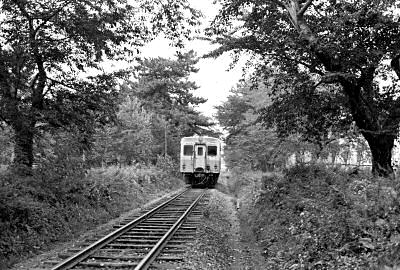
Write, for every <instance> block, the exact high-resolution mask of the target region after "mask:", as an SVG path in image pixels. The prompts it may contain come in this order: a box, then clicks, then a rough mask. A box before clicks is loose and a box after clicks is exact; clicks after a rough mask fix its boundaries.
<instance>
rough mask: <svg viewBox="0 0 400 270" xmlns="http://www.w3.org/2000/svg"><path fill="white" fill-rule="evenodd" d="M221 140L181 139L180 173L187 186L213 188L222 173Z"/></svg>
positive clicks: (194, 137) (202, 138)
mask: <svg viewBox="0 0 400 270" xmlns="http://www.w3.org/2000/svg"><path fill="white" fill-rule="evenodd" d="M221 146H222V143H221V140H219V139H218V138H213V137H208V136H192V137H183V138H182V139H181V153H180V172H181V173H182V177H183V180H184V182H185V183H186V184H189V185H191V186H192V187H195V186H204V187H209V188H212V187H214V186H215V184H216V183H217V181H218V177H219V174H220V172H221V151H222V149H221Z"/></svg>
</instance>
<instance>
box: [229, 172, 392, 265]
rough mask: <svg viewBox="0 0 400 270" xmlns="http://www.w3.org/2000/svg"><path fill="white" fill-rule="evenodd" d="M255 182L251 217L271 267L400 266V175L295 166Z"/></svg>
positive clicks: (250, 222) (248, 219)
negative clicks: (388, 176) (396, 177)
mask: <svg viewBox="0 0 400 270" xmlns="http://www.w3.org/2000/svg"><path fill="white" fill-rule="evenodd" d="M239 178H243V176H240V177H239ZM245 182H247V183H248V180H246V181H245ZM254 182H258V184H257V186H258V187H259V189H260V190H259V192H258V194H256V195H255V196H254V199H253V200H252V203H253V205H252V208H253V209H252V210H251V211H250V212H249V213H247V214H248V216H247V221H245V222H248V224H249V225H250V226H251V227H252V230H253V232H254V234H255V236H256V240H257V242H258V243H259V244H260V246H261V247H262V250H263V252H264V257H265V259H266V265H265V269H385V270H390V269H399V268H398V267H400V252H399V251H400V203H399V184H398V182H397V181H393V180H390V179H383V178H374V177H372V176H368V175H362V174H358V175H349V174H348V173H345V172H341V171H338V170H332V169H326V168H323V167H318V166H297V167H294V168H291V169H290V170H288V171H286V172H285V174H283V175H264V176H263V177H262V178H261V175H259V179H258V180H254ZM236 185H238V184H236ZM252 185H254V184H252ZM247 186H248V184H247ZM241 190H243V187H242V188H241Z"/></svg>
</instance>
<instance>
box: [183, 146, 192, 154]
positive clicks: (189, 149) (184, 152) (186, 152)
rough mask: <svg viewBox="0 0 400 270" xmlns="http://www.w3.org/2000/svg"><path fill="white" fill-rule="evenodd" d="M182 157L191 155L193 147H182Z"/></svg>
mask: <svg viewBox="0 0 400 270" xmlns="http://www.w3.org/2000/svg"><path fill="white" fill-rule="evenodd" d="M183 155H184V156H191V155H193V145H184V146H183Z"/></svg>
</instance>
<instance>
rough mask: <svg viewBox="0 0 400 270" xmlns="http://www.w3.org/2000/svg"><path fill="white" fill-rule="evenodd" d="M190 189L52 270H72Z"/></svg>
mask: <svg viewBox="0 0 400 270" xmlns="http://www.w3.org/2000/svg"><path fill="white" fill-rule="evenodd" d="M188 190H189V189H185V190H184V191H182V192H180V193H179V194H177V195H175V196H174V197H172V198H171V199H169V200H167V201H166V202H164V203H162V204H160V205H159V206H157V207H155V208H153V209H152V210H150V211H149V212H147V213H145V214H143V215H141V216H140V217H138V218H136V219H135V220H132V221H131V222H129V223H127V224H126V225H124V226H122V227H121V228H119V229H117V230H115V231H113V232H111V233H109V234H108V235H106V236H104V237H103V238H101V239H100V240H98V241H96V242H95V243H93V244H91V245H89V246H88V247H86V248H85V249H83V250H81V251H79V252H78V253H76V254H75V255H73V256H71V257H69V258H68V259H66V260H64V261H62V262H61V263H59V264H57V265H56V266H54V267H53V268H51V270H66V269H70V268H71V267H74V266H76V265H77V264H78V263H80V262H81V261H83V260H84V259H86V258H88V257H89V256H90V255H91V254H93V253H94V252H96V251H97V250H99V249H100V248H102V247H104V246H105V245H107V244H109V243H110V242H112V241H114V240H115V239H117V238H118V237H120V236H121V235H122V234H124V233H126V232H127V231H129V230H130V229H132V227H134V226H136V225H137V224H138V223H140V222H142V221H143V220H145V219H147V218H149V217H150V216H152V215H153V214H155V212H157V211H158V210H160V209H162V208H163V207H164V206H166V205H168V204H169V203H170V202H171V201H173V200H175V199H176V198H178V197H180V196H182V195H183V194H184V193H186V192H187V191H188Z"/></svg>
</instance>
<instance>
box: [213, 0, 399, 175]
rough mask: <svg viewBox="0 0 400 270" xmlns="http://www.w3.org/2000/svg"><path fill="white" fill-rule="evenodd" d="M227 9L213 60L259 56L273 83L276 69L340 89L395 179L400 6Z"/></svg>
mask: <svg viewBox="0 0 400 270" xmlns="http://www.w3.org/2000/svg"><path fill="white" fill-rule="evenodd" d="M221 3H222V10H221V12H220V14H219V16H218V17H217V18H216V20H215V22H214V25H213V29H212V33H213V34H215V35H216V41H217V42H219V43H220V44H221V47H220V48H219V49H217V50H216V51H215V52H214V53H213V54H212V55H218V54H220V53H222V52H224V51H229V50H235V51H246V52H249V53H253V54H254V55H257V56H258V59H259V60H260V61H258V63H257V65H258V67H257V71H258V72H259V73H261V74H263V75H264V76H265V77H269V76H270V75H271V74H272V73H273V72H271V66H273V67H276V68H277V69H279V71H280V72H283V73H285V74H288V75H291V76H301V75H304V74H308V75H309V78H310V79H311V80H312V81H314V87H312V88H311V90H316V89H318V87H320V86H323V85H327V84H334V85H337V86H339V87H340V89H341V91H342V93H343V95H344V96H345V97H346V102H345V103H344V104H343V106H346V107H347V108H348V110H349V111H350V113H351V116H352V119H353V120H354V121H355V123H356V125H357V127H358V128H359V130H360V132H361V134H362V135H363V136H364V138H365V139H366V141H367V142H368V144H369V147H370V150H371V154H372V172H373V173H374V174H376V175H382V176H391V175H393V168H392V165H391V158H392V155H391V151H392V148H393V145H394V140H395V139H396V137H397V136H398V129H399V122H400V99H399V98H398V80H397V79H398V78H395V75H394V74H395V73H396V74H397V76H400V72H399V71H400V68H399V61H398V59H399V53H400V52H399V48H400V28H399V27H398V15H396V13H395V10H396V8H398V6H399V4H398V1H377V0H362V1H353V0H337V1H317V0H306V1H302V0H301V1H300V0H268V1H257V0H246V1H239V0H224V1H221ZM233 21H236V22H233ZM389 63H391V66H389ZM391 68H392V70H394V71H395V73H394V72H391V70H390V69H391ZM275 70H276V69H275ZM382 81H385V84H384V85H382V84H380V82H382Z"/></svg>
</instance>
